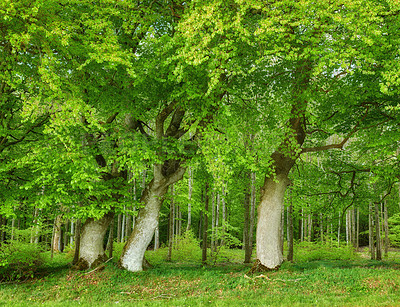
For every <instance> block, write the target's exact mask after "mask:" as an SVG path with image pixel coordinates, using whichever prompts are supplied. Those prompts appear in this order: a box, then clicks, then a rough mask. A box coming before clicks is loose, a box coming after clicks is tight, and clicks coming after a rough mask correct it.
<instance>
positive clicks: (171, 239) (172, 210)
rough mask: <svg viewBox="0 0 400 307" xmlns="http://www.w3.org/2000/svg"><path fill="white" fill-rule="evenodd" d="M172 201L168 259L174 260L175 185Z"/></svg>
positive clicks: (172, 188)
mask: <svg viewBox="0 0 400 307" xmlns="http://www.w3.org/2000/svg"><path fill="white" fill-rule="evenodd" d="M171 195H172V196H171V203H170V206H169V220H168V254H167V261H171V260H172V248H173V246H174V229H175V227H174V225H175V203H174V187H173V186H172V187H171Z"/></svg>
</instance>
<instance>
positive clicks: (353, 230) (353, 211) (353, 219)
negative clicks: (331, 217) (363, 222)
mask: <svg viewBox="0 0 400 307" xmlns="http://www.w3.org/2000/svg"><path fill="white" fill-rule="evenodd" d="M350 212H351V244H352V245H353V247H354V248H357V243H356V209H355V208H354V207H352V208H351V211H350Z"/></svg>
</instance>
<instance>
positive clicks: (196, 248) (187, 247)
mask: <svg viewBox="0 0 400 307" xmlns="http://www.w3.org/2000/svg"><path fill="white" fill-rule="evenodd" d="M175 240H176V242H177V243H176V244H175V245H174V250H173V251H172V255H173V258H174V260H175V261H178V262H186V261H188V260H192V259H199V260H200V259H201V248H200V242H199V241H198V240H197V239H196V236H195V234H194V232H193V231H192V230H188V231H185V233H184V234H183V235H182V236H177V237H176V239H175Z"/></svg>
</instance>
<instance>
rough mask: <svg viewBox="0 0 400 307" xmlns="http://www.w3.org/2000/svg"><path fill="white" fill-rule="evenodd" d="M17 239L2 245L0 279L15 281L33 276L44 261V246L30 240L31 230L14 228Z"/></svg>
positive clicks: (0, 249)
mask: <svg viewBox="0 0 400 307" xmlns="http://www.w3.org/2000/svg"><path fill="white" fill-rule="evenodd" d="M14 231H15V239H14V240H10V241H8V242H4V243H3V244H2V245H1V246H0V280H1V281H13V280H25V279H28V278H33V276H34V273H35V271H36V270H37V269H38V268H39V266H40V265H41V264H42V263H43V259H42V252H43V247H42V246H41V245H40V244H34V243H30V242H29V238H30V236H31V230H30V229H27V230H14Z"/></svg>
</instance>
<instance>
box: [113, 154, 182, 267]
mask: <svg viewBox="0 0 400 307" xmlns="http://www.w3.org/2000/svg"><path fill="white" fill-rule="evenodd" d="M168 163H169V161H167V162H166V163H165V164H164V166H165V165H168ZM162 168H163V165H156V166H155V168H154V178H153V180H152V181H151V182H150V183H149V184H148V186H147V187H146V189H145V190H144V191H143V194H142V197H141V199H140V201H141V203H143V204H144V207H143V208H140V210H139V213H138V216H137V218H136V221H135V228H134V229H133V231H132V233H131V236H130V237H129V238H128V240H127V242H126V244H125V246H124V248H123V250H122V254H121V258H120V259H119V262H118V263H119V266H120V267H122V268H125V269H127V270H128V271H132V272H138V271H142V270H143V260H144V253H145V251H146V249H147V247H148V246H149V244H150V242H151V240H152V239H153V235H154V231H155V229H156V227H157V226H158V218H159V214H160V209H161V206H162V204H163V201H164V197H165V194H166V192H167V190H168V187H169V186H170V185H171V184H173V183H175V182H177V181H178V180H180V179H182V177H183V174H184V173H185V169H184V168H181V167H177V168H176V169H175V170H174V171H171V172H170V173H168V174H169V175H167V173H164V172H163V170H162Z"/></svg>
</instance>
